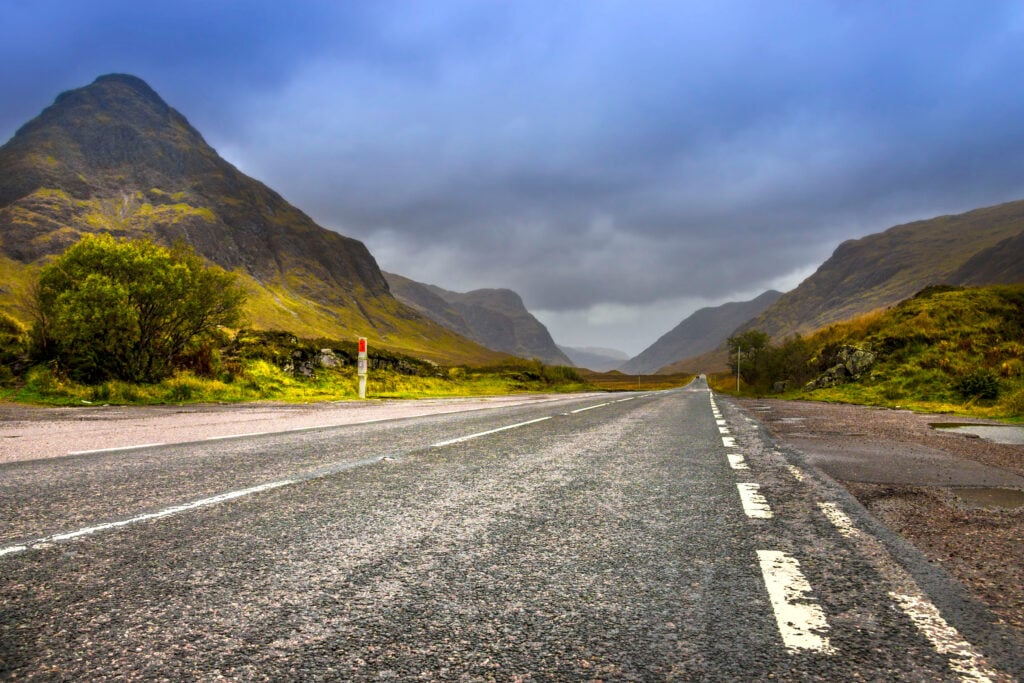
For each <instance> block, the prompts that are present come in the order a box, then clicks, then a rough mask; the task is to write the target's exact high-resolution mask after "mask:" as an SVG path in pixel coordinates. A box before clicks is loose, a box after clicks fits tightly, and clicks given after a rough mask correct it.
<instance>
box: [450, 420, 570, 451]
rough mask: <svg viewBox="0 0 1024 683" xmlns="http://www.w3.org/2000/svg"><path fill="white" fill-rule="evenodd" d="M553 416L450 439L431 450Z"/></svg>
mask: <svg viewBox="0 0 1024 683" xmlns="http://www.w3.org/2000/svg"><path fill="white" fill-rule="evenodd" d="M550 419H551V416H550V415H549V416H547V417H538V418H537V419H536V420H527V421H526V422H517V423H516V424H513V425H506V426H504V427H498V428H497V429H488V430H487V431H486V432H477V433H476V434H467V435H466V436H460V437H457V438H454V439H448V440H447V441H439V442H438V443H435V444H432V445H431V446H430V448H441V447H442V446H451V445H452V444H456V443H462V442H463V441H469V440H470V439H478V438H480V437H481V436H487V435H488V434H497V433H498V432H504V431H506V430H509V429H516V428H517V427H525V426H526V425H532V424H537V423H538V422H544V421H545V420H550Z"/></svg>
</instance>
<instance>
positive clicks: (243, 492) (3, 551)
mask: <svg viewBox="0 0 1024 683" xmlns="http://www.w3.org/2000/svg"><path fill="white" fill-rule="evenodd" d="M295 482H296V480H294V479H281V480H279V481H274V482H270V483H269V484H260V485H259V486H252V487H250V488H247V489H239V490H237V491H229V492H228V493H222V494H220V495H217V496H212V497H210V498H202V499H200V500H194V501H192V502H191V503H184V504H182V505H174V506H172V507H169V508H164V509H163V510H159V511H157V512H148V513H146V514H144V515H137V516H135V517H131V518H129V519H122V520H120V521H117V522H108V523H106V524H97V525H95V526H88V527H84V528H82V529H78V530H76V531H69V532H67V533H63V534H53V535H51V536H43V537H42V538H37V539H35V540H33V541H29V542H28V543H26V544H24V545H14V546H7V547H6V548H0V556H2V555H7V554H9V553H18V552H23V551H25V550H28V549H30V548H37V547H39V546H40V545H44V544H47V543H55V542H57V541H70V540H72V539H75V538H81V537H82V536H90V535H92V534H95V533H98V532H100V531H108V530H110V529H117V528H120V527H123V526H130V525H132V524H138V523H139V522H146V521H149V520H151V519H160V518H162V517H169V516H171V515H176V514H178V513H179V512H186V511H188V510H194V509H196V508H200V507H207V506H209V505H216V504H217V503H223V502H224V501H227V500H233V499H235V498H241V497H243V496H250V495H252V494H254V493H260V492H261V491H269V490H270V489H276V488H279V487H281V486H287V485H289V484H294V483H295Z"/></svg>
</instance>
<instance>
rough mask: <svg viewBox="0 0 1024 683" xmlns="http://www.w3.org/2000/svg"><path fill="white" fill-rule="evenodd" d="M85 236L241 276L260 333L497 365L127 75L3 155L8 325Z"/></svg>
mask: <svg viewBox="0 0 1024 683" xmlns="http://www.w3.org/2000/svg"><path fill="white" fill-rule="evenodd" d="M92 232H106V233H110V234H112V235H114V236H115V237H125V238H139V237H146V238H149V239H153V240H155V241H157V242H160V243H163V244H170V243H172V242H174V241H176V240H184V241H185V242H186V243H188V244H190V245H191V246H192V247H194V248H195V250H196V252H197V253H199V254H200V255H202V256H203V257H205V258H206V259H208V260H209V261H211V262H213V263H215V264H218V265H220V266H222V267H224V268H226V269H229V270H235V271H236V272H238V273H239V274H240V275H241V277H242V281H243V284H244V285H245V287H246V288H247V290H248V292H249V303H248V304H247V315H248V318H249V320H250V322H251V324H253V325H254V326H257V327H263V328H279V329H287V330H289V331H291V332H293V333H295V334H300V335H305V336H327V337H335V338H339V337H351V336H366V337H368V338H369V339H370V341H371V343H372V344H377V345H382V346H384V347H387V348H391V349H393V350H397V351H403V352H406V353H411V354H413V355H418V356H420V357H424V358H428V359H431V360H436V361H440V362H446V361H453V362H470V361H480V362H490V361H494V360H496V359H497V358H498V357H499V356H498V354H494V353H493V352H490V351H488V350H486V349H483V348H481V347H479V346H478V345H475V344H471V343H468V342H466V341H465V340H464V339H461V338H459V337H458V336H457V335H455V334H454V333H452V332H451V331H450V330H448V329H446V328H443V327H441V326H439V325H437V324H436V323H434V322H433V321H431V320H429V319H427V318H424V317H423V316H421V315H420V314H418V313H417V312H415V311H414V310H412V309H410V308H409V307H407V306H405V305H404V304H401V303H400V302H399V301H398V300H396V299H395V298H394V297H393V296H392V295H391V293H390V291H389V288H388V284H387V281H386V280H385V279H384V276H383V275H382V274H381V272H380V269H379V268H378V266H377V263H376V261H375V260H374V258H373V256H372V255H371V254H370V252H369V251H368V250H367V249H366V247H365V245H363V243H362V242H359V241H357V240H354V239H351V238H349V237H345V236H342V235H340V234H338V233H336V232H333V231H330V230H327V229H325V228H322V227H321V226H319V225H317V224H316V223H315V222H313V220H312V219H310V218H309V216H307V215H306V214H304V213H303V212H302V211H300V210H299V209H297V208H295V207H294V206H292V205H291V204H289V203H288V202H287V201H285V200H284V199H283V198H282V197H281V196H280V195H279V194H278V193H276V192H274V191H273V190H271V189H270V188H268V187H267V186H266V185H264V184H262V183H260V182H259V181H257V180H254V179H253V178H250V177H248V176H246V175H245V174H243V173H241V172H240V171H239V170H238V169H236V168H235V167H234V166H232V165H231V164H229V163H228V162H227V161H225V160H224V159H222V158H221V157H220V156H219V155H218V154H217V152H216V151H215V150H214V149H213V148H212V147H210V146H209V145H208V144H207V143H206V141H205V140H204V139H203V137H202V135H200V133H199V132H198V131H197V130H196V129H195V128H193V127H192V126H191V125H190V124H189V122H188V121H187V120H186V119H185V117H184V116H182V115H181V114H180V113H178V112H177V111H175V110H174V109H172V108H171V107H170V106H168V105H167V103H166V102H164V101H163V100H162V99H161V98H160V96H159V95H157V93H156V92H154V91H153V89H152V88H150V87H149V85H147V84H146V83H145V82H144V81H142V80H141V79H139V78H136V77H134V76H128V75H123V74H111V75H107V76H101V77H100V78H98V79H96V81H94V82H93V83H92V84H90V85H88V86H85V87H83V88H78V89H76V90H71V91H68V92H65V93H63V94H61V95H60V96H58V97H57V99H56V101H55V102H54V103H53V104H52V105H51V106H50V107H48V108H47V109H45V110H44V111H43V112H42V113H41V114H40V115H39V116H38V117H36V118H35V119H33V120H31V121H29V122H28V123H26V124H25V125H24V126H22V127H21V128H20V129H19V130H18V132H17V133H16V134H15V135H14V137H13V138H11V139H10V140H9V141H8V142H7V143H6V144H5V145H4V146H3V147H0V274H2V275H4V276H5V280H4V281H5V283H6V285H5V287H4V288H3V289H0V306H3V307H5V308H8V309H10V310H12V312H14V313H15V314H16V311H15V307H16V304H17V299H18V298H19V297H24V296H25V291H26V287H27V286H28V285H27V284H26V283H27V282H28V281H29V280H30V279H31V277H32V273H33V272H34V270H33V269H34V268H37V267H38V266H39V264H40V263H41V262H43V261H44V260H45V259H46V258H47V257H50V256H52V255H54V254H58V253H61V252H62V251H64V250H65V249H66V248H67V247H69V246H70V245H71V244H73V243H75V242H76V241H77V240H78V239H80V237H81V236H82V235H83V234H85V233H92ZM22 317H24V316H22Z"/></svg>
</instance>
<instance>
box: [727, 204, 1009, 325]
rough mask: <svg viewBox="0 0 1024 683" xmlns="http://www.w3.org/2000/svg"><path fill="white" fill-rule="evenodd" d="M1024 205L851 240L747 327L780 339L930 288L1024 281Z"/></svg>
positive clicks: (1002, 206) (944, 218) (943, 218)
mask: <svg viewBox="0 0 1024 683" xmlns="http://www.w3.org/2000/svg"><path fill="white" fill-rule="evenodd" d="M1022 262H1024V201H1017V202H1010V203H1007V204H1000V205H998V206H992V207H988V208H983V209H976V210H974V211H969V212H967V213H963V214H959V215H955V216H940V217H938V218H933V219H930V220H923V221H916V222H913V223H907V224H906V225H899V226H896V227H893V228H890V229H888V230H886V231H885V232H881V233H876V234H873V235H868V236H867V237H863V238H861V239H857V240H850V241H847V242H844V243H843V244H841V245H839V247H838V248H837V249H836V250H835V252H834V253H833V254H832V256H831V257H830V258H829V259H828V260H827V261H825V263H823V264H822V265H821V267H820V268H818V270H817V271H816V272H815V273H814V274H813V275H811V276H810V277H809V278H807V279H806V280H804V281H803V282H802V283H801V284H800V285H799V286H798V287H797V288H796V289H794V290H792V291H790V292H787V293H786V294H784V295H783V296H782V297H781V298H780V299H779V300H778V301H776V302H775V303H774V304H773V305H772V306H771V307H769V308H768V309H767V310H766V311H764V312H763V313H762V314H761V315H759V316H758V317H757V318H755V319H754V320H752V321H750V322H749V323H748V324H747V325H745V326H744V329H751V328H756V329H759V330H762V331H764V332H767V333H768V334H769V335H771V337H772V338H773V339H782V338H785V337H787V336H789V335H792V334H794V333H801V334H806V333H808V332H812V331H814V330H817V329H819V328H821V327H823V326H825V325H828V324H829V323H833V322H837V321H840V320H846V319H849V318H852V317H854V316H856V315H859V314H861V313H865V312H867V311H871V310H874V309H876V308H880V307H884V306H891V305H893V304H895V303H897V302H899V301H901V300H903V299H906V298H907V297H909V296H911V295H913V294H914V293H915V292H918V291H920V290H922V289H924V288H925V287H927V286H929V285H934V284H950V285H963V284H970V285H986V284H1008V283H1013V282H1019V281H1021V275H1022V267H1021V265H1020V264H1021V263H1022Z"/></svg>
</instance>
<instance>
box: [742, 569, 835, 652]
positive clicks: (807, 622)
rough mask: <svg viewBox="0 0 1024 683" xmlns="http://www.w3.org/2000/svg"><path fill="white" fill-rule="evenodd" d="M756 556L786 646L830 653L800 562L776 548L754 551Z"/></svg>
mask: <svg viewBox="0 0 1024 683" xmlns="http://www.w3.org/2000/svg"><path fill="white" fill-rule="evenodd" d="M757 559H758V561H759V562H760V564H761V574H762V575H763V576H764V585H765V588H767V589H768V598H769V599H770V600H771V603H772V609H773V610H774V611H775V623H776V624H778V626H779V633H780V634H781V635H782V642H783V644H784V645H785V646H786V649H787V650H790V651H791V652H792V651H796V650H814V651H816V652H821V653H824V654H833V653H834V650H833V649H832V646H831V644H830V643H829V640H828V637H827V636H826V635H825V634H826V633H828V630H829V627H828V622H827V621H826V620H825V613H824V612H823V611H822V609H821V607H820V606H819V605H818V603H817V602H816V601H815V600H814V598H812V597H811V596H810V593H811V584H810V583H809V582H808V581H807V579H806V577H804V575H803V573H802V572H801V571H800V563H799V562H797V560H796V558H795V557H791V556H789V555H787V554H786V553H783V552H779V551H776V550H758V551H757Z"/></svg>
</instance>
